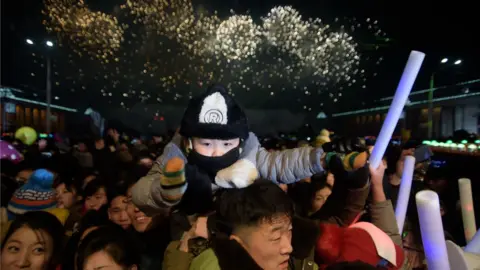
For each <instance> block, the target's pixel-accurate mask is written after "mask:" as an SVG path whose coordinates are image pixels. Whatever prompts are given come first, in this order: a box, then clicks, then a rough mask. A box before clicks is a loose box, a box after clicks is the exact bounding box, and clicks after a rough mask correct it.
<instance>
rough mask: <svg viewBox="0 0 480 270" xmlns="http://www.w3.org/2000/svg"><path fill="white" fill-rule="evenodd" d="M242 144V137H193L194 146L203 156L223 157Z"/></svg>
mask: <svg viewBox="0 0 480 270" xmlns="http://www.w3.org/2000/svg"><path fill="white" fill-rule="evenodd" d="M239 145H240V139H232V140H212V139H201V138H193V140H192V147H193V149H195V151H197V153H199V154H200V155H202V156H207V157H221V156H223V155H225V153H227V152H228V151H230V150H232V149H233V148H235V147H238V146H239Z"/></svg>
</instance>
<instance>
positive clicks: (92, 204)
mask: <svg viewBox="0 0 480 270" xmlns="http://www.w3.org/2000/svg"><path fill="white" fill-rule="evenodd" d="M105 204H107V193H106V192H105V188H103V187H102V188H100V189H98V190H97V192H95V194H93V195H92V196H88V197H87V198H85V209H86V210H87V211H88V210H98V209H100V207H102V206H103V205H105Z"/></svg>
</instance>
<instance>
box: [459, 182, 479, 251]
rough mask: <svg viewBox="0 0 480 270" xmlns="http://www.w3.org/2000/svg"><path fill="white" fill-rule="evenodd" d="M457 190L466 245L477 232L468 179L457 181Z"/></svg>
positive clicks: (470, 186) (470, 185)
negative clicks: (458, 191)
mask: <svg viewBox="0 0 480 270" xmlns="http://www.w3.org/2000/svg"><path fill="white" fill-rule="evenodd" d="M458 189H459V190H460V203H461V205H462V220H463V230H464V232H465V239H466V240H467V243H469V242H470V240H472V238H473V236H474V235H475V232H476V231H477V224H476V223H475V212H474V211H473V198H472V184H471V182H470V179H468V178H460V179H458Z"/></svg>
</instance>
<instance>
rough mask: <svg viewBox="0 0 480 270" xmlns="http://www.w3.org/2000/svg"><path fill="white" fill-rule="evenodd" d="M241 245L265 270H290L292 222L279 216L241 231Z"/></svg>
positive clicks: (239, 234)
mask: <svg viewBox="0 0 480 270" xmlns="http://www.w3.org/2000/svg"><path fill="white" fill-rule="evenodd" d="M238 238H239V239H240V244H242V246H243V247H244V248H245V249H246V250H247V252H248V253H249V254H250V256H251V257H252V258H253V259H254V260H255V262H256V263H257V264H258V265H259V266H260V267H261V268H262V269H265V270H280V269H288V260H289V259H290V254H291V253H292V250H293V248H292V222H291V219H290V218H289V217H287V216H279V217H277V218H274V219H273V220H271V221H265V222H262V223H261V224H259V225H256V226H252V227H248V228H245V229H240V230H239V232H238Z"/></svg>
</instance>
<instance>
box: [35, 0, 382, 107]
mask: <svg viewBox="0 0 480 270" xmlns="http://www.w3.org/2000/svg"><path fill="white" fill-rule="evenodd" d="M44 10H45V11H44V13H45V15H46V17H47V18H46V20H45V25H46V27H47V29H48V30H49V31H51V32H54V33H57V34H58V36H59V39H60V41H61V42H62V43H64V44H67V45H68V47H69V48H72V49H73V51H74V52H75V54H74V55H73V54H72V55H70V56H69V60H68V61H69V62H68V65H70V69H65V70H62V72H63V73H66V72H71V73H72V74H60V75H59V76H61V77H63V78H70V80H69V82H68V84H69V85H68V86H64V87H70V88H71V89H72V91H78V90H84V89H87V88H90V87H89V86H88V85H87V84H91V82H92V81H97V82H99V83H100V85H101V91H100V93H101V96H103V97H105V98H107V99H108V100H109V101H111V100H112V99H113V98H114V97H116V98H118V99H121V100H122V102H121V105H122V106H125V107H128V103H129V102H132V101H129V100H133V101H135V100H136V101H138V100H140V101H149V100H152V101H155V102H166V101H168V102H174V101H186V100H188V99H189V98H190V97H191V96H192V95H194V94H195V93H197V92H198V91H199V90H200V89H204V87H205V85H206V84H209V83H212V82H220V83H223V84H224V85H226V86H227V87H228V88H229V91H230V92H231V93H232V94H234V95H235V94H236V93H240V92H239V91H241V92H249V91H255V92H258V93H261V92H264V93H265V94H266V95H267V96H274V95H275V94H276V93H280V92H284V91H293V92H297V93H298V92H301V93H302V94H303V95H305V96H306V98H308V96H310V95H319V94H327V97H330V98H332V100H335V101H336V100H337V99H338V98H340V97H341V96H342V92H343V91H347V90H349V91H355V89H358V88H365V83H366V80H367V76H370V75H371V74H373V72H371V73H368V74H367V72H365V70H364V69H362V64H363V62H366V61H368V62H372V61H374V62H376V64H379V63H380V61H381V58H378V59H372V57H362V56H361V55H360V52H361V51H362V46H363V45H362V44H360V43H359V42H358V39H357V36H356V34H357V33H358V32H359V30H361V31H363V32H366V33H367V34H368V35H370V36H371V37H373V38H378V37H383V36H385V34H384V33H383V32H382V31H381V29H380V28H379V27H378V25H377V22H376V21H374V22H372V21H370V19H368V20H367V21H364V22H359V21H357V20H356V19H350V20H343V22H342V20H340V19H336V20H335V21H334V22H331V24H330V25H329V24H325V23H323V21H321V20H320V19H318V18H316V19H306V18H302V16H301V14H300V13H299V12H298V11H297V10H295V9H294V8H292V7H289V6H286V7H274V8H272V9H271V11H270V12H269V13H268V14H267V15H266V16H264V17H262V18H252V17H251V16H250V15H237V14H232V15H231V16H229V17H224V18H222V19H221V18H220V16H219V15H217V12H208V11H206V10H205V9H201V8H197V7H194V6H193V5H192V3H191V2H190V1H189V0H138V1H137V0H127V1H126V2H125V4H124V5H122V6H121V8H120V10H121V12H120V14H116V16H113V15H109V14H104V13H102V12H99V11H93V10H90V8H89V7H88V6H87V5H86V4H85V3H83V1H79V2H76V1H73V0H45V9H44ZM120 22H121V23H120ZM127 25H128V27H127ZM363 34H364V33H362V35H363ZM85 56H90V58H93V59H94V61H97V62H98V63H100V65H97V66H96V67H95V68H92V69H91V70H86V69H85V68H80V65H85V63H86V62H85V61H92V60H91V59H87V60H86V59H85ZM98 60H100V61H98ZM89 63H90V62H89ZM58 65H61V64H60V63H59V64H58ZM90 65H91V64H90ZM72 69H73V70H72ZM75 69H76V70H75ZM62 72H61V73H62ZM96 85H99V84H96ZM305 108H307V107H305Z"/></svg>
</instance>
